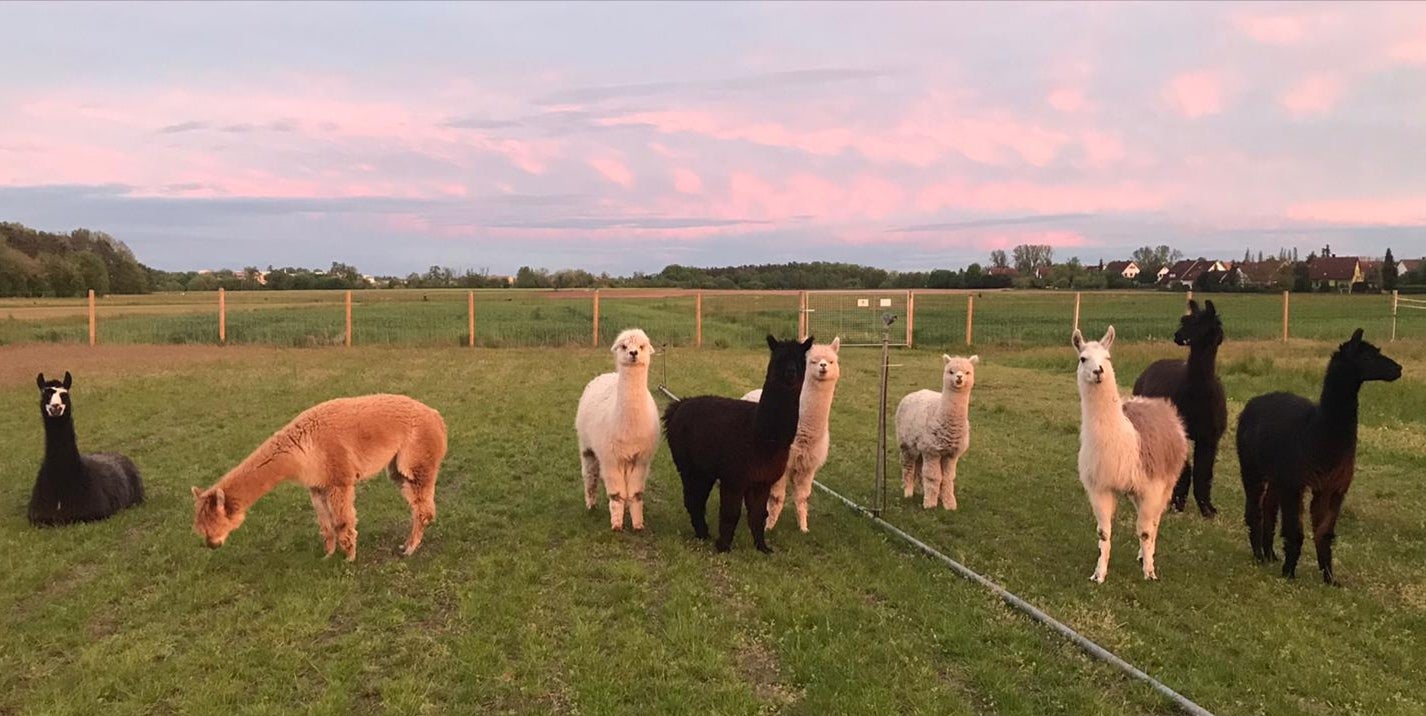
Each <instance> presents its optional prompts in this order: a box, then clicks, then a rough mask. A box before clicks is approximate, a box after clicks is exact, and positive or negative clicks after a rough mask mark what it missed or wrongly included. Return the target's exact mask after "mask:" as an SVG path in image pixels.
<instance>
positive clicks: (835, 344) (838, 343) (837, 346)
mask: <svg viewBox="0 0 1426 716" xmlns="http://www.w3.org/2000/svg"><path fill="white" fill-rule="evenodd" d="M841 349H842V337H841V336H837V337H836V338H833V339H832V352H833V353H836V352H837V351H839V350H841Z"/></svg>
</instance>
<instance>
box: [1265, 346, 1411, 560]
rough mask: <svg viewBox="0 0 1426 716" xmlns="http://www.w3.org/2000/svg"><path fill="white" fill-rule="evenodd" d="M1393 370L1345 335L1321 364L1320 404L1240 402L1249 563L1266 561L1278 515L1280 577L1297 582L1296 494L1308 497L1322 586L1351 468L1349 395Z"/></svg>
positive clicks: (1282, 396)
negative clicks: (1323, 375) (1250, 551)
mask: <svg viewBox="0 0 1426 716" xmlns="http://www.w3.org/2000/svg"><path fill="white" fill-rule="evenodd" d="M1400 377H1401V366H1400V365H1399V364H1398V363H1397V362H1396V361H1394V360H1392V359H1390V358H1387V357H1386V356H1384V355H1382V353H1381V351H1380V350H1379V349H1378V348H1377V347H1376V346H1374V345H1372V344H1370V343H1367V342H1366V341H1364V340H1362V329H1360V328H1358V329H1357V332H1356V333H1353V334H1352V338H1351V340H1349V341H1347V342H1346V343H1343V344H1342V345H1341V346H1339V347H1338V348H1337V352H1336V353H1333V354H1332V359H1331V361H1329V362H1328V363H1327V377H1326V379H1325V380H1323V381H1322V401H1321V403H1319V404H1316V405H1314V404H1313V403H1312V401H1310V400H1308V399H1306V398H1303V397H1301V396H1298V395H1293V394H1292V393H1268V394H1267V395H1259V396H1258V397H1256V398H1253V399H1252V400H1250V401H1248V405H1247V406H1246V407H1244V408H1243V414H1242V415H1241V416H1239V418H1238V463H1239V464H1240V466H1241V467H1242V472H1243V496H1244V500H1245V503H1246V504H1245V505H1244V511H1243V512H1244V515H1243V521H1244V522H1245V523H1246V524H1247V526H1248V541H1249V543H1250V544H1251V545H1252V547H1253V556H1254V557H1256V558H1257V559H1258V561H1260V562H1266V561H1273V560H1276V559H1277V555H1275V554H1273V549H1272V542H1273V526H1274V523H1275V522H1276V521H1277V511H1278V508H1279V506H1281V508H1282V550H1283V553H1284V555H1285V556H1286V559H1285V560H1284V561H1283V563H1282V574H1283V576H1284V577H1295V576H1297V559H1298V557H1299V556H1300V555H1301V554H1302V493H1303V492H1304V491H1305V490H1307V489H1311V490H1312V535H1313V541H1314V542H1315V543H1316V546H1317V566H1318V568H1319V569H1321V570H1322V579H1323V581H1325V582H1327V583H1328V584H1332V583H1333V582H1334V579H1333V576H1332V541H1333V540H1334V539H1335V538H1336V526H1337V516H1338V515H1340V514H1341V513H1342V500H1343V499H1344V498H1345V497H1346V496H1347V488H1348V487H1351V485H1352V475H1353V472H1354V470H1355V467H1356V462H1357V394H1358V393H1359V392H1360V391H1361V388H1362V383H1364V382H1366V381H1369V380H1384V381H1393V380H1396V379H1397V378H1400Z"/></svg>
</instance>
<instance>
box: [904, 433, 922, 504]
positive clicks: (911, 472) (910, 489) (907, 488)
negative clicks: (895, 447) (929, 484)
mask: <svg viewBox="0 0 1426 716" xmlns="http://www.w3.org/2000/svg"><path fill="white" fill-rule="evenodd" d="M920 457H921V456H920V455H919V454H918V453H917V452H916V451H914V450H912V449H911V448H909V447H906V446H905V445H902V446H901V487H902V490H903V495H902V496H903V497H905V498H906V499H908V500H909V499H911V496H912V495H914V494H916V473H918V472H920V471H921V465H920Z"/></svg>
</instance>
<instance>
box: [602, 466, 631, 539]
mask: <svg viewBox="0 0 1426 716" xmlns="http://www.w3.org/2000/svg"><path fill="white" fill-rule="evenodd" d="M611 462H612V461H611ZM605 467H608V468H609V469H607V470H600V472H599V475H600V477H603V478H604V492H606V493H608V495H609V527H610V529H612V530H614V531H615V532H622V531H623V530H624V503H625V501H626V500H627V499H628V497H629V493H628V491H627V489H628V488H627V485H626V484H625V483H626V481H627V480H626V473H627V467H628V466H627V465H618V464H613V465H607V466H605Z"/></svg>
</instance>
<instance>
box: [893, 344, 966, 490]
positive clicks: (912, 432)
mask: <svg viewBox="0 0 1426 716" xmlns="http://www.w3.org/2000/svg"><path fill="white" fill-rule="evenodd" d="M941 359H942V360H943V361H944V362H945V367H944V368H943V369H942V371H941V392H939V393H938V392H936V391H934V390H918V391H916V392H914V393H910V394H908V395H907V396H906V397H904V398H902V399H901V403H900V404H898V405H897V406H896V443H897V445H898V446H900V448H901V486H902V488H903V490H904V494H905V496H906V497H907V498H908V499H909V498H910V497H911V495H912V494H913V493H914V492H915V489H916V476H917V475H918V474H919V475H920V476H921V494H922V500H921V506H922V507H925V508H927V509H929V508H932V507H935V506H936V504H937V503H939V504H940V505H941V506H942V507H944V508H946V509H948V510H954V509H956V463H957V462H959V461H960V459H961V456H962V455H965V454H966V450H967V449H969V448H970V391H971V388H973V387H975V366H976V364H978V363H980V356H971V357H969V358H962V357H960V356H948V355H942V356H941Z"/></svg>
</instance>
